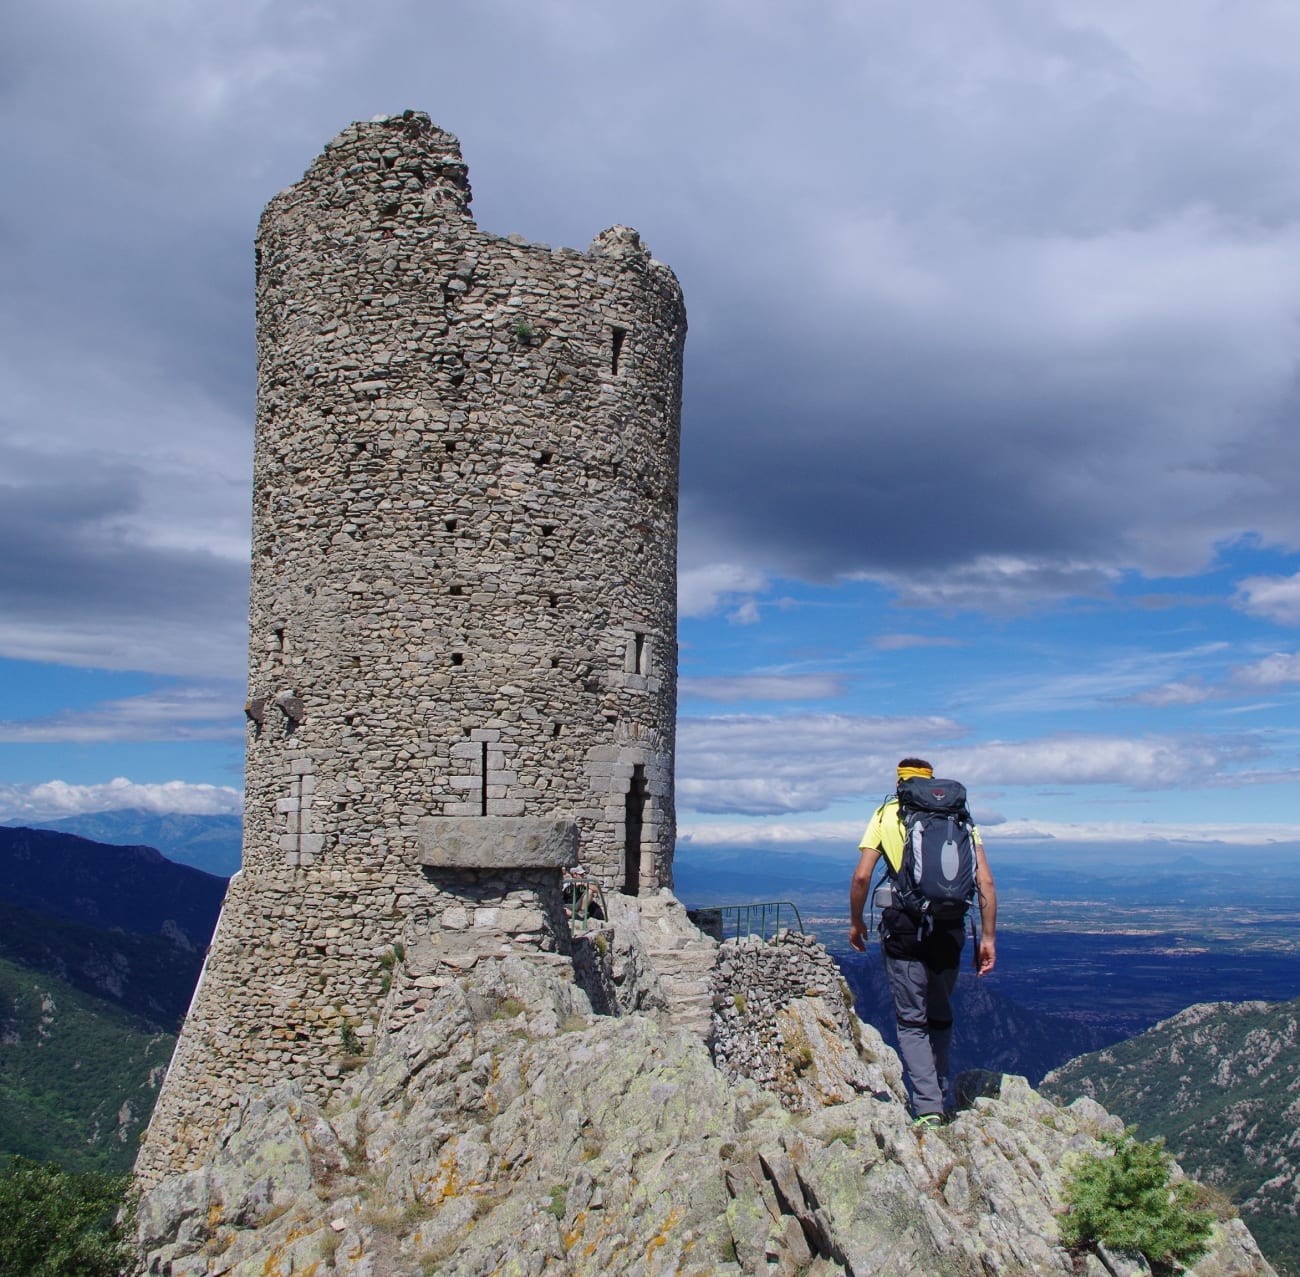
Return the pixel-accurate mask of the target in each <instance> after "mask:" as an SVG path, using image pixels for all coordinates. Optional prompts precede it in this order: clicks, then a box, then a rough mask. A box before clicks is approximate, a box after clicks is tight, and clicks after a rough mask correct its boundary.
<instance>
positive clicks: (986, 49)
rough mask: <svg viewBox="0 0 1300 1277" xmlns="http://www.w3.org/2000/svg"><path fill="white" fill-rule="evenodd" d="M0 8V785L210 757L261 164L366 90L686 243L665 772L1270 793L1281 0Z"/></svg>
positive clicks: (1073, 818)
mask: <svg viewBox="0 0 1300 1277" xmlns="http://www.w3.org/2000/svg"><path fill="white" fill-rule="evenodd" d="M5 25H6V37H5V40H4V42H3V46H2V47H0V113H2V116H3V119H2V121H0V123H2V125H3V127H0V164H2V165H3V172H4V173H5V177H6V181H5V184H4V189H3V193H2V194H0V200H2V201H3V203H2V204H0V250H2V253H3V256H2V259H0V270H2V272H3V274H2V275H0V351H3V356H2V357H0V538H2V539H0V546H2V547H3V548H2V549H0V679H2V684H0V685H2V686H3V698H2V700H0V819H11V820H12V819H19V818H27V819H33V820H39V819H46V818H50V817H53V816H57V815H61V814H67V813H70V812H73V811H77V810H93V809H97V808H104V807H111V806H125V805H138V806H147V807H151V808H154V809H157V810H174V809H182V810H193V811H233V810H238V790H239V786H240V783H241V763H242V749H243V727H242V721H241V720H242V712H241V707H242V702H243V678H242V668H243V662H244V634H243V630H244V625H245V597H246V588H247V577H246V566H245V560H246V555H247V535H248V518H249V515H248V509H249V486H250V470H251V448H252V424H251V423H252V416H253V340H252V339H253V316H252V235H253V230H254V227H255V224H256V219H257V216H258V213H259V211H260V209H261V207H262V205H263V204H264V203H265V202H266V201H267V200H268V199H269V198H270V197H271V196H272V195H274V194H275V193H276V192H277V191H278V190H280V189H282V188H283V187H285V186H287V185H289V184H290V183H292V182H293V181H295V180H297V178H298V177H299V176H300V175H301V173H302V172H303V170H304V169H305V168H306V167H307V165H308V164H309V163H310V161H311V160H312V159H313V157H314V156H315V155H316V154H317V153H318V152H319V151H320V149H321V148H322V147H323V145H324V143H325V142H326V141H328V140H329V139H330V138H331V137H332V136H333V135H334V134H335V133H337V132H338V131H339V130H340V129H342V128H343V127H344V126H346V125H347V124H348V123H349V122H350V121H352V120H354V119H365V118H369V117H371V116H373V115H376V114H379V113H390V112H397V111H400V110H402V109H404V108H408V107H413V108H416V109H421V110H425V111H427V112H428V113H429V114H430V115H431V116H432V117H433V119H434V120H435V122H437V123H438V124H440V125H441V126H443V127H444V128H446V129H448V130H450V131H451V132H454V133H456V134H457V135H458V136H459V137H460V139H461V143H462V146H463V148H464V151H465V156H466V159H467V160H468V162H469V165H470V175H471V180H472V182H473V186H474V193H475V201H474V208H475V212H476V215H477V218H478V221H479V224H480V226H482V227H483V228H484V229H486V230H489V231H493V232H496V233H498V234H503V235H504V234H509V233H513V232H517V233H520V234H523V235H525V236H526V237H527V238H529V239H531V240H537V241H545V242H548V243H553V244H566V245H571V246H575V247H584V246H585V245H586V244H587V243H588V242H589V241H590V239H591V238H592V236H593V235H594V234H595V233H596V232H598V231H599V230H601V229H602V228H604V227H605V226H608V225H610V224H612V223H615V222H626V223H630V224H632V225H635V226H637V227H638V228H639V229H640V231H641V232H642V234H643V236H644V237H645V239H646V240H647V241H648V243H649V244H650V246H651V248H652V250H653V251H654V252H655V254H656V256H658V257H660V258H661V259H662V260H664V261H666V262H668V263H669V264H670V265H671V266H673V268H674V269H675V270H676V271H677V273H678V276H679V278H680V279H681V281H682V285H683V287H684V289H685V292H686V298H687V305H688V308H689V313H690V324H691V333H690V339H689V343H688V348H687V379H686V391H685V407H684V414H683V432H684V456H683V473H682V515H683V528H682V550H681V572H680V583H681V605H682V627H681V637H682V644H683V646H682V662H681V674H682V696H681V713H682V721H681V727H680V735H679V788H678V794H679V813H680V819H681V825H682V829H683V833H684V834H685V835H687V836H688V837H689V838H690V839H691V840H692V842H693V843H694V844H695V845H696V846H697V847H702V848H703V847H708V846H712V845H754V844H760V843H761V844H771V845H787V844H788V845H790V846H803V845H808V844H816V845H821V846H825V847H829V846H833V845H847V846H850V847H851V846H852V844H853V843H854V842H855V841H856V838H857V834H858V832H859V831H860V828H861V825H862V823H863V821H864V819H865V816H866V814H867V811H868V809H869V807H870V805H871V804H872V803H873V802H874V801H875V800H876V799H878V797H879V796H880V795H881V794H882V793H883V791H884V790H885V789H886V788H887V787H888V786H889V784H890V781H891V777H892V764H893V762H894V761H895V760H896V759H897V758H898V757H899V756H900V755H901V754H903V753H911V752H921V753H924V754H927V755H929V756H931V757H932V758H933V760H934V761H935V762H936V764H938V766H939V768H940V770H941V771H942V772H943V773H945V774H948V775H955V776H958V777H960V778H962V779H965V780H966V781H967V783H968V785H969V786H970V788H971V790H972V792H973V795H974V798H975V808H976V812H977V815H979V816H980V818H981V819H982V821H983V822H984V823H985V825H986V826H987V827H988V835H989V838H990V843H991V845H992V843H993V841H994V840H995V839H1002V840H1004V841H1005V842H1007V843H1012V842H1015V841H1016V840H1022V841H1023V840H1030V839H1035V838H1038V839H1041V838H1055V839H1058V840H1070V839H1073V840H1077V841H1085V842H1086V841H1102V842H1117V841H1129V840H1144V839H1146V840H1150V839H1157V840H1158V839H1173V840H1179V839H1187V838H1190V839H1206V838H1209V839H1214V840H1223V841H1227V842H1231V843H1240V844H1252V843H1260V842H1268V841H1279V840H1280V841H1291V840H1293V839H1295V838H1296V830H1295V825H1294V814H1293V813H1294V810H1295V808H1296V799H1297V797H1300V787H1298V785H1297V782H1298V781H1300V717H1298V716H1297V714H1296V707H1297V703H1298V702H1300V500H1298V499H1297V489H1298V488H1300V435H1298V430H1300V422H1298V414H1297V398H1298V395H1300V391H1298V387H1297V376H1296V365H1297V355H1298V354H1300V332H1298V331H1297V320H1298V319H1300V158H1298V157H1297V152H1296V144H1295V139H1296V138H1297V137H1300V78H1298V77H1297V76H1296V75H1295V68H1294V51H1295V49H1296V48H1297V47H1300V9H1298V8H1297V7H1296V6H1295V5H1293V4H1290V3H1280V2H1278V3H1274V2H1272V0H1242V2H1241V3H1237V4H1232V5H1229V4H1225V3H1222V0H1182V2H1181V3H1180V4H1179V5H1178V6H1177V10H1176V20H1175V18H1174V11H1173V10H1172V9H1171V8H1170V6H1169V5H1167V4H1155V3H1147V2H1145V0H1136V2H1135V0H1122V2H1121V0H1090V2H1087V3H1081V2H1079V0H1076V2H1075V3H1071V4H1066V3H1061V2H1059V0H929V3H926V4H924V5H916V4H914V3H910V2H904V0H854V2H853V3H847V2H842V0H838V2H837V0H800V3H798V4H795V3H791V2H787V3H777V2H776V0H744V2H743V3H741V2H740V0H734V2H733V0H658V3H655V4H652V5H646V4H640V5H631V4H619V3H610V2H609V0H606V2H605V3H600V4H598V3H595V2H594V0H528V2H527V3H525V2H524V0H418V2H416V0H410V2H405V0H393V2H389V0H372V2H371V3H369V4H366V5H357V4H352V3H348V4H344V3H341V2H338V0H223V3H221V4H211V3H197V2H196V0H195V2H191V0H42V2H41V3H40V4H31V5H25V6H18V7H12V6H11V10H10V12H9V13H8V14H7V16H6V24H5Z"/></svg>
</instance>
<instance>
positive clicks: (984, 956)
mask: <svg viewBox="0 0 1300 1277" xmlns="http://www.w3.org/2000/svg"><path fill="white" fill-rule="evenodd" d="M852 940H853V937H852V936H850V937H849V942H850V943H852ZM997 960H998V954H997V946H996V945H995V944H994V943H993V940H992V939H991V938H990V939H988V940H981V941H980V946H979V949H978V950H977V953H976V962H975V974H976V975H988V973H989V972H990V971H992V970H993V966H994V964H995V963H996V962H997Z"/></svg>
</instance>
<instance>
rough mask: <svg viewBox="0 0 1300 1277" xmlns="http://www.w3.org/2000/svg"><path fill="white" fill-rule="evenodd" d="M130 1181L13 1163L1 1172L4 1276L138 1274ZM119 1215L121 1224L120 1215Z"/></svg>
mask: <svg viewBox="0 0 1300 1277" xmlns="http://www.w3.org/2000/svg"><path fill="white" fill-rule="evenodd" d="M128 1182H129V1180H128V1177H127V1176H125V1175H101V1174H75V1173H73V1172H71V1171H63V1170H60V1169H59V1168H58V1167H57V1166H50V1165H47V1164H45V1163H42V1162H31V1161H28V1160H27V1159H26V1158H21V1157H19V1158H14V1159H13V1160H12V1161H11V1162H9V1163H8V1164H7V1165H5V1167H4V1168H3V1170H0V1273H15V1274H17V1273H22V1274H23V1275H24V1277H120V1275H121V1274H123V1273H129V1272H133V1271H135V1256H134V1253H133V1251H132V1249H131V1247H130V1245H129V1244H128V1240H127V1239H128V1236H129V1233H130V1210H129V1209H126V1210H123V1207H124V1206H129V1203H128V1202H127V1200H126V1190H127V1185H128ZM119 1211H121V1212H122V1218H121V1220H120V1222H119V1220H118V1213H119Z"/></svg>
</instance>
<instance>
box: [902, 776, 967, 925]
mask: <svg viewBox="0 0 1300 1277" xmlns="http://www.w3.org/2000/svg"><path fill="white" fill-rule="evenodd" d="M898 816H899V819H900V820H901V821H902V822H903V861H902V864H901V865H900V866H899V868H898V872H897V873H896V874H892V875H891V878H892V882H891V885H892V887H893V889H894V902H895V904H896V905H898V907H899V908H902V909H905V910H907V912H908V913H909V914H912V915H913V916H914V917H916V918H918V919H920V921H921V925H922V927H923V928H924V929H925V930H928V929H929V927H930V926H931V925H932V924H934V923H953V922H956V923H960V922H962V921H963V920H964V919H965V917H966V914H967V912H968V911H969V910H970V906H971V901H972V900H973V899H974V898H975V841H974V839H973V838H972V837H971V818H970V812H969V811H968V810H967V809H966V787H965V786H964V785H962V784H960V783H959V782H957V781H955V780H927V779H925V778H924V777H913V778H912V779H910V780H904V781H900V782H899V785H898Z"/></svg>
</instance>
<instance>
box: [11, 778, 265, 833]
mask: <svg viewBox="0 0 1300 1277" xmlns="http://www.w3.org/2000/svg"><path fill="white" fill-rule="evenodd" d="M243 807H244V799H243V795H242V794H241V793H240V792H239V791H238V790H237V789H231V788H229V787H228V786H220V785H191V784H187V783H185V782H184V781H179V780H173V781H166V782H164V783H162V784H146V785H139V784H135V783H134V782H132V781H130V780H127V779H126V778H125V777H120V776H119V777H117V778H116V779H114V780H111V781H108V782H107V783H106V784H102V785H72V784H68V783H67V782H66V781H62V780H49V781H44V782H42V783H40V784H34V785H3V784H0V818H3V819H5V820H8V821H11V822H13V821H24V820H32V821H42V820H57V819H58V818H59V817H61V816H78V815H83V814H85V813H88V812H96V811H120V810H124V809H138V810H140V811H149V812H156V813H158V814H168V813H184V814H187V815H194V816H229V815H238V814H239V813H240V812H242V811H243Z"/></svg>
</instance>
